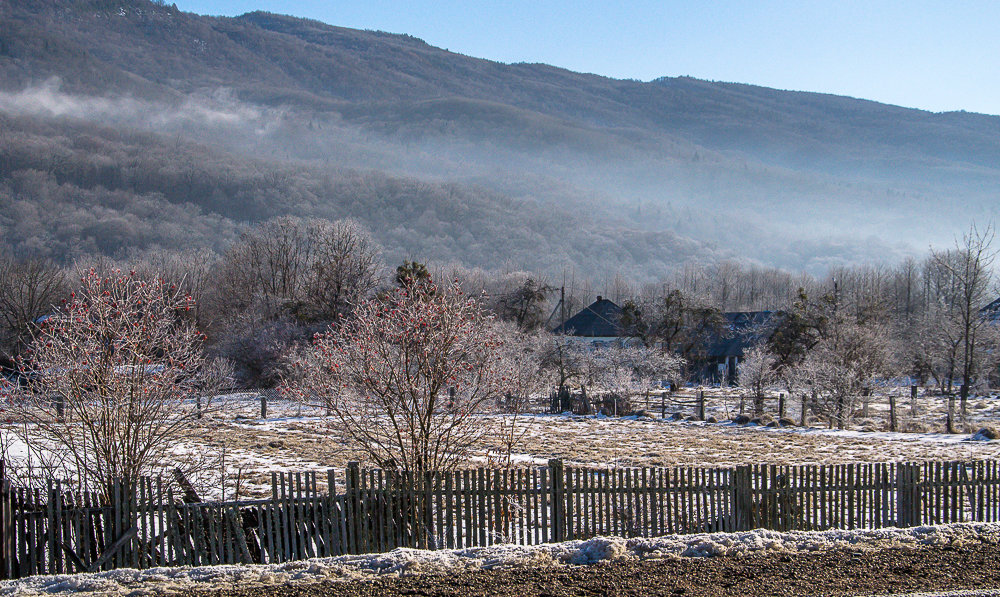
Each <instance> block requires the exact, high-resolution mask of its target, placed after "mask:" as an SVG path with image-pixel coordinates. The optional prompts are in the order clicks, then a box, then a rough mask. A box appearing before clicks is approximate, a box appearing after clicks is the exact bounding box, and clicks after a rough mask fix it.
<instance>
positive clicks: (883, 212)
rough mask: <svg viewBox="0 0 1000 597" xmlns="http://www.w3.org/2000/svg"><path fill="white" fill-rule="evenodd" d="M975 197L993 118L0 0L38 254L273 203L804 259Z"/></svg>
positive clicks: (390, 242) (984, 190) (13, 122)
mask: <svg viewBox="0 0 1000 597" xmlns="http://www.w3.org/2000/svg"><path fill="white" fill-rule="evenodd" d="M998 190H1000V118H998V117H995V116H986V115H978V114H966V113H948V114H933V113H928V112H923V111H919V110H911V109H905V108H899V107H894V106H887V105H883V104H878V103H874V102H868V101H863V100H856V99H851V98H844V97H835V96H829V95H821V94H811V93H798V92H787V91H778V90H773V89H766V88H760V87H753V86H750V85H738V84H728V83H716V82H707V81H699V80H695V79H689V78H676V79H660V80H656V81H652V82H639V81H621V80H614V79H609V78H605V77H599V76H595V75H587V74H579V73H574V72H570V71H566V70H562V69H558V68H554V67H549V66H546V65H539V64H511V65H508V64H501V63H497V62H492V61H488V60H481V59H478V58H473V57H468V56H463V55H459V54H455V53H452V52H448V51H446V50H443V49H439V48H435V47H432V46H430V45H428V44H426V43H424V42H422V41H421V40H419V39H416V38H414V37H411V36H408V35H396V34H388V33H383V32H375V31H359V30H351V29H344V28H338V27H334V26H331V25H326V24H323V23H318V22H315V21H309V20H304V19H298V18H293V17H285V16H279V15H273V14H266V13H250V14H247V15H243V16H241V17H237V18H216V17H205V16H199V15H194V14H190V13H183V12H180V11H178V10H177V9H176V8H175V7H173V6H166V5H163V4H159V3H154V2H148V1H146V0H55V1H51V2H44V3H39V2H29V1H27V0H2V1H0V233H2V235H3V240H4V243H5V244H6V245H9V246H10V247H13V248H14V249H15V250H17V251H19V252H31V253H40V254H43V255H47V256H51V257H54V258H56V259H59V260H69V259H73V258H75V257H79V256H83V255H87V254H91V253H102V254H116V253H121V252H125V251H130V250H137V249H138V250H142V249H147V248H156V247H163V248H168V249H172V248H179V247H190V246H208V247H212V248H216V249H219V248H221V247H224V246H225V245H226V244H227V243H228V242H229V241H230V240H231V239H232V238H233V237H234V235H235V234H236V231H237V229H238V228H239V226H240V224H242V223H246V222H256V221H260V220H263V219H267V218H269V217H273V216H276V215H282V214H291V215H301V216H319V217H324V218H339V217H345V216H348V217H353V218H356V219H358V220H359V221H361V222H362V223H364V224H366V225H367V226H368V227H370V228H371V229H372V230H373V232H374V234H375V235H376V237H377V240H378V241H379V242H380V243H381V244H382V245H383V246H385V247H386V249H387V253H388V255H389V257H390V258H391V259H396V258H399V259H402V258H404V257H410V256H412V257H419V258H421V259H434V260H437V261H449V260H454V261H460V262H463V263H465V264H466V265H472V266H483V267H501V266H503V265H504V264H505V263H508V264H513V265H514V266H516V267H518V268H532V269H537V270H545V271H550V272H552V271H559V270H562V269H564V268H566V267H575V268H577V269H579V270H581V271H620V272H623V273H625V274H626V275H629V276H631V277H636V278H645V279H652V278H655V277H657V276H659V275H662V274H663V273H665V272H667V271H670V270H672V269H675V268H676V267H677V265H678V264H679V263H682V262H685V261H691V260H694V261H699V262H711V261H714V260H715V259H717V258H727V257H749V258H751V259H755V260H758V261H761V262H764V263H767V264H770V265H777V266H782V267H789V268H796V269H798V268H805V269H809V270H811V271H822V270H823V269H825V268H826V267H827V266H828V265H830V264H833V263H838V262H844V261H847V262H856V261H862V260H866V259H871V258H893V257H898V256H902V255H906V254H913V253H919V252H922V251H924V250H926V248H927V246H928V244H931V243H935V244H939V245H940V244H947V243H949V242H950V240H951V239H952V238H953V236H954V235H955V233H956V232H960V231H961V230H963V229H964V228H965V227H966V226H967V224H968V223H969V221H970V220H973V219H978V220H984V219H988V218H990V217H992V216H993V215H994V214H995V211H996V207H995V205H996V197H997V191H998ZM929 213H932V214H933V217H924V214H929Z"/></svg>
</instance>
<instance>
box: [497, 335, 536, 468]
mask: <svg viewBox="0 0 1000 597" xmlns="http://www.w3.org/2000/svg"><path fill="white" fill-rule="evenodd" d="M498 331H499V332H500V333H501V334H502V335H503V343H502V346H501V348H500V355H501V358H502V359H504V361H505V369H506V370H507V371H508V373H509V375H508V376H507V379H506V383H505V384H504V393H503V396H501V397H500V398H499V403H498V405H497V406H498V411H499V412H500V413H503V414H504V415H506V416H505V417H503V418H502V419H501V423H500V425H499V426H498V427H499V440H500V444H501V450H500V451H499V453H498V454H496V458H495V464H498V465H500V466H504V467H510V466H511V465H512V464H513V461H512V456H513V453H514V448H515V446H516V445H517V444H518V443H519V442H520V440H521V439H522V438H523V437H524V435H525V434H526V433H527V432H528V431H529V430H530V427H529V426H527V425H525V426H523V428H521V427H519V423H521V422H523V419H524V417H523V416H522V415H524V414H525V413H527V412H528V411H529V409H530V406H531V397H532V395H534V394H537V393H538V392H541V391H544V390H545V388H546V386H547V384H546V382H547V376H546V374H545V371H544V370H543V369H542V355H543V353H544V351H545V348H546V339H545V337H544V336H543V335H542V334H540V333H538V332H524V331H521V330H520V329H518V328H517V326H516V325H515V324H513V323H511V322H508V323H506V324H501V325H499V326H498Z"/></svg>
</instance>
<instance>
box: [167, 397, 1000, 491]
mask: <svg viewBox="0 0 1000 597" xmlns="http://www.w3.org/2000/svg"><path fill="white" fill-rule="evenodd" d="M687 394H690V396H689V395H687ZM692 396H693V391H688V392H687V393H684V392H682V393H681V395H680V396H679V397H678V399H679V400H681V401H683V400H687V399H689V398H690V397H692ZM708 396H709V397H708V399H707V404H706V414H707V415H708V416H714V417H716V418H717V419H718V420H719V421H720V422H719V423H705V422H701V421H686V420H683V418H686V417H687V416H689V415H691V414H693V412H694V411H693V409H692V407H691V406H690V405H686V404H673V405H671V404H670V403H668V408H667V409H666V413H667V418H666V419H661V418H660V417H659V415H660V408H659V406H660V403H659V401H658V400H657V399H653V400H652V401H651V405H650V409H649V411H647V412H649V414H650V415H652V416H646V417H636V416H631V417H620V418H619V417H605V416H575V415H568V414H558V415H551V414H532V415H527V416H526V415H521V416H520V417H518V419H517V423H516V426H517V430H518V434H519V435H520V436H521V440H520V441H519V443H518V445H517V446H516V447H515V449H514V453H513V455H512V456H513V460H514V462H515V463H518V464H523V465H532V464H538V465H542V464H545V463H546V462H547V461H548V459H550V458H561V459H563V460H564V462H565V463H566V464H568V465H574V466H590V467H614V466H686V465H692V466H718V467H725V466H732V465H735V464H745V463H768V464H806V463H823V464H836V463H848V462H891V461H904V460H905V461H919V460H968V459H995V458H1000V441H993V442H990V441H974V440H972V439H971V434H972V432H974V431H975V430H976V429H978V428H979V427H982V426H990V425H992V424H994V423H995V422H996V421H998V420H1000V399H997V398H991V397H977V398H976V399H974V400H973V401H971V402H970V415H969V420H968V421H967V423H966V428H967V431H966V432H964V433H961V434H956V435H948V434H946V433H943V430H944V427H943V421H944V410H943V408H944V401H943V399H941V398H940V397H936V396H930V397H927V396H923V395H921V396H920V397H919V398H918V404H917V406H918V413H919V415H918V416H917V417H915V418H914V417H911V416H910V414H909V413H910V412H911V411H910V403H909V396H906V397H905V398H901V399H900V405H901V406H900V409H901V411H905V413H906V414H905V416H903V415H900V425H901V427H902V428H910V429H918V430H922V431H924V432H918V433H914V432H910V433H890V432H888V431H885V430H884V429H886V428H887V423H886V420H885V419H886V418H887V413H886V409H887V407H886V405H885V400H884V397H883V398H876V399H874V400H873V403H872V405H871V407H870V410H869V418H868V419H862V420H859V421H857V422H856V424H855V425H853V426H852V427H853V428H852V429H850V430H845V431H837V430H829V429H828V428H827V425H826V424H825V423H815V424H814V425H812V426H806V427H799V426H794V427H785V428H771V427H766V426H763V425H754V424H750V425H735V424H733V423H732V422H731V421H730V420H729V418H730V417H731V416H732V415H734V414H735V413H736V412H738V401H739V399H738V397H736V395H735V393H732V392H726V391H724V390H718V389H716V390H714V391H712V392H710V394H709V395H708ZM775 402H776V401H771V403H769V404H768V409H769V410H773V409H774V408H776V404H775ZM748 408H749V407H748ZM258 409H259V403H258V402H257V401H256V400H255V399H251V398H245V399H242V400H240V399H237V400H233V401H231V402H230V404H229V406H227V408H225V409H224V410H223V413H222V414H219V415H216V416H213V417H211V418H206V419H204V420H203V421H202V423H201V424H200V425H199V427H198V428H197V429H195V430H194V432H193V433H192V435H191V436H190V437H189V438H188V439H187V440H186V441H185V442H184V443H183V444H181V445H179V446H178V447H177V451H178V452H179V453H186V454H189V455H192V454H196V455H199V456H201V457H205V458H210V457H214V458H215V462H216V465H215V468H216V469H219V468H220V467H221V466H222V464H223V463H222V457H223V456H224V460H225V462H224V468H225V473H226V475H225V476H226V486H227V487H228V489H227V492H229V494H230V495H231V494H232V492H233V491H234V489H233V487H234V485H235V483H236V482H237V481H236V480H237V478H238V479H239V483H240V484H241V494H242V495H263V494H266V493H267V492H268V491H269V490H270V474H269V472H270V471H273V470H291V471H305V470H322V471H325V470H327V469H329V468H334V469H338V470H342V469H343V468H344V467H345V466H346V465H347V463H348V462H349V461H352V460H358V461H361V462H362V463H363V464H364V462H365V456H364V454H363V452H362V451H361V450H359V449H358V446H356V445H354V444H353V443H352V442H351V440H350V439H349V438H348V437H347V436H346V434H344V433H343V432H342V430H341V429H339V428H338V427H339V426H338V423H337V422H336V421H335V420H334V419H332V418H327V417H325V416H323V413H322V412H321V411H318V410H314V409H310V408H307V407H300V406H298V405H295V404H290V403H287V402H273V403H271V405H270V406H269V416H268V418H266V419H260V418H259V411H258ZM674 413H681V416H682V419H681V420H671V419H672V418H673V417H672V415H673V414H674ZM727 413H728V416H727ZM786 415H787V416H789V417H790V418H792V419H795V420H798V418H799V415H798V410H797V407H796V406H795V405H793V404H792V403H791V401H789V404H788V406H787V411H786ZM482 420H483V425H484V426H485V427H484V428H485V429H487V430H488V432H487V433H485V434H484V439H483V441H482V442H481V446H480V447H479V448H478V449H477V450H476V453H475V454H474V456H473V457H472V458H471V459H470V460H469V461H468V466H469V467H476V466H482V465H484V464H486V463H488V462H489V461H490V458H491V454H492V455H496V454H497V452H499V451H502V450H503V446H502V443H501V442H500V441H499V440H497V439H496V438H497V436H498V434H497V433H493V432H492V431H494V430H499V429H501V428H503V427H504V426H507V425H509V424H510V422H511V421H510V416H509V415H487V416H483V418H482ZM342 477H343V474H342V473H340V474H339V475H338V478H340V479H342ZM217 483H218V481H213V482H210V483H209V485H214V484H217ZM207 491H209V492H213V489H211V488H209V489H207ZM219 491H220V492H221V490H219Z"/></svg>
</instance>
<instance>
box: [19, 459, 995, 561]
mask: <svg viewBox="0 0 1000 597" xmlns="http://www.w3.org/2000/svg"><path fill="white" fill-rule="evenodd" d="M327 475H328V479H327V484H328V486H329V487H336V483H335V481H336V479H335V471H333V470H331V471H328V473H327ZM0 477H2V463H0ZM343 480H344V484H345V491H344V492H343V493H337V492H327V491H320V489H319V484H318V479H317V475H316V473H314V472H307V473H282V474H273V475H272V479H271V481H272V492H271V493H272V495H271V498H270V499H262V500H247V501H240V502H198V503H185V502H184V501H183V499H180V496H175V495H174V492H173V490H172V489H171V488H168V487H165V486H164V484H163V483H161V482H160V481H158V480H157V481H154V480H149V479H143V480H141V481H140V482H138V483H136V484H134V485H128V484H125V483H118V484H116V485H115V486H114V487H112V488H110V490H109V492H108V493H109V495H110V497H103V496H99V495H97V494H92V493H86V494H80V493H75V492H73V491H66V490H64V489H63V488H62V487H61V486H60V485H59V484H57V483H56V484H50V485H48V486H47V487H45V488H43V489H29V488H22V487H14V486H12V485H11V483H10V480H9V479H7V478H0V576H2V577H3V578H19V577H23V576H28V575H32V574H57V573H69V572H78V571H98V570H109V569H113V568H120V567H132V568H149V567H155V566H178V565H188V566H199V565H213V564H235V563H276V562H285V561H289V560H295V559H302V558H310V557H325V556H335V555H341V554H357V553H366V552H381V551H387V550H391V549H394V548H396V547H413V548H425V549H438V548H464V547H474V546H486V545H491V544H497V543H517V544H538V543H547V542H553V541H563V540H569V539H584V538H588V537H594V536H598V535H617V536H628V537H631V536H656V535H662V534H668V533H694V532H711V531H740V530H749V529H754V528H769V529H774V530H795V529H800V530H819V529H831V528H839V529H854V528H869V529H871V528H881V527H887V526H917V525H922V524H941V523H950V522H971V521H976V522H997V521H1000V463H998V462H995V461H973V462H925V463H881V464H845V465H828V466H820V465H802V466H772V465H750V466H737V467H734V468H695V467H674V468H615V469H592V468H575V467H568V466H563V464H562V462H561V461H558V460H553V461H550V463H549V466H547V467H537V468H523V469H486V468H483V469H476V470H463V471H454V472H447V473H427V474H423V475H414V474H411V473H408V472H396V471H383V470H362V469H361V468H360V467H359V466H358V465H357V464H356V463H352V464H351V465H350V466H349V467H348V468H347V470H346V475H345V477H343Z"/></svg>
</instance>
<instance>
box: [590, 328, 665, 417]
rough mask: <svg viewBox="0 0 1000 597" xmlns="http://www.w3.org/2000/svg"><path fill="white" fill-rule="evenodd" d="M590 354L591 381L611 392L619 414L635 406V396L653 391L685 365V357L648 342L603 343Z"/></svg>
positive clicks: (598, 388) (597, 387)
mask: <svg viewBox="0 0 1000 597" xmlns="http://www.w3.org/2000/svg"><path fill="white" fill-rule="evenodd" d="M589 357H590V358H588V359H587V362H588V363H589V367H588V375H587V380H588V382H589V384H590V385H591V387H593V388H594V389H596V390H603V391H606V392H608V393H610V394H611V396H612V398H613V399H614V400H615V403H614V406H615V409H614V410H615V414H622V415H623V414H630V413H632V412H633V411H634V410H635V409H634V405H633V398H634V397H636V396H639V395H642V394H645V393H647V392H649V391H650V390H652V389H653V388H654V387H656V386H657V385H658V383H659V381H661V380H663V379H676V378H677V377H678V376H679V375H680V373H681V370H682V368H683V365H684V360H683V359H682V358H681V357H679V356H676V355H674V354H671V353H667V352H663V351H661V350H659V349H658V348H651V347H646V346H621V345H612V346H602V347H600V348H597V349H596V350H593V351H592V352H591V353H590V354H589Z"/></svg>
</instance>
